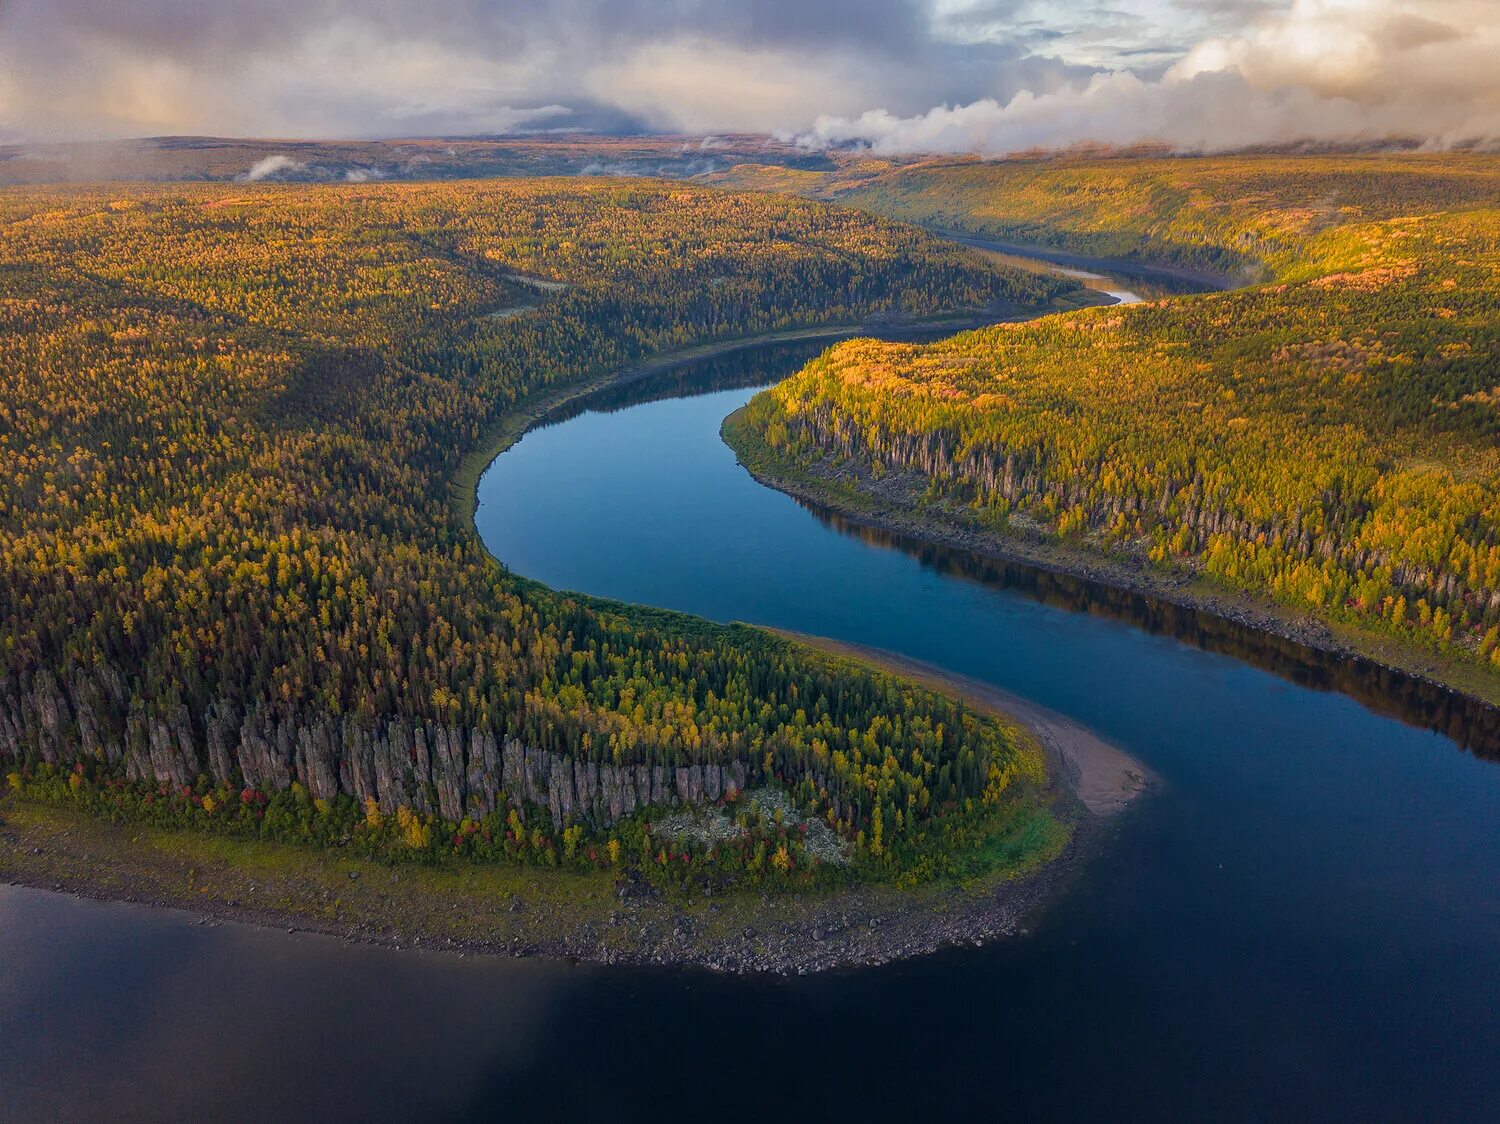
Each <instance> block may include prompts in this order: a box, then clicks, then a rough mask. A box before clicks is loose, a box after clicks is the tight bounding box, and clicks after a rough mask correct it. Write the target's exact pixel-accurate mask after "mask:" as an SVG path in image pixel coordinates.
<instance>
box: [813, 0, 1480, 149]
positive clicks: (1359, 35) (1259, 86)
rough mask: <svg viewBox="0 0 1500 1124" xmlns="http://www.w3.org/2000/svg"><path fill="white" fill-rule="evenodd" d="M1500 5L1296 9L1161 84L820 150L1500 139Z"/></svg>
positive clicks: (856, 133) (1439, 1)
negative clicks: (1092, 143) (864, 146)
mask: <svg viewBox="0 0 1500 1124" xmlns="http://www.w3.org/2000/svg"><path fill="white" fill-rule="evenodd" d="M1497 59H1500V4H1497V3H1494V2H1492V0H1424V2H1423V3H1421V4H1415V3H1412V2H1410V0H1296V2H1295V3H1294V4H1293V5H1292V7H1291V8H1290V9H1289V10H1286V11H1280V12H1274V13H1271V14H1268V15H1266V16H1265V17H1264V18H1262V19H1261V20H1259V21H1258V22H1257V23H1256V24H1255V25H1254V26H1252V27H1250V28H1247V29H1246V30H1245V31H1244V32H1242V33H1241V34H1238V35H1233V36H1224V37H1217V38H1211V39H1205V40H1204V41H1202V42H1200V43H1198V44H1196V45H1195V46H1194V47H1192V48H1191V49H1190V50H1189V51H1188V52H1187V54H1186V55H1185V57H1183V58H1182V59H1181V60H1179V61H1178V62H1177V63H1176V64H1174V65H1173V66H1172V67H1171V68H1170V69H1168V70H1167V71H1166V72H1165V74H1163V75H1162V77H1160V78H1158V79H1154V80H1148V79H1142V78H1140V77H1138V76H1137V75H1135V74H1134V73H1132V72H1130V71H1113V72H1106V73H1100V74H1097V75H1095V76H1094V77H1093V78H1092V79H1090V80H1088V81H1087V82H1086V83H1083V84H1078V85H1071V86H1068V87H1066V88H1063V89H1060V90H1055V91H1053V92H1050V93H1042V94H1032V93H1029V92H1022V93H1020V94H1017V95H1016V96H1015V97H1014V98H1012V99H1010V100H1009V101H1007V102H1004V103H1001V102H997V101H994V100H990V99H981V100H979V101H976V102H973V103H970V104H968V105H963V106H952V107H950V106H940V107H938V108H935V109H932V110H930V111H929V112H927V113H925V114H921V115H917V116H910V117H898V116H894V115H892V114H889V113H885V112H882V111H878V110H877V111H872V112H866V113H863V114H860V115H859V116H857V117H837V116H824V117H822V118H820V119H819V121H818V122H817V123H816V125H815V126H814V127H813V129H812V130H810V131H809V132H808V133H807V134H805V135H804V140H805V142H806V143H809V144H826V143H838V142H861V143H866V144H869V145H870V146H872V147H874V148H876V149H877V150H881V151H919V152H982V153H1004V152H1014V151H1018V150H1021V149H1026V148H1031V147H1037V146H1063V145H1068V144H1073V143H1080V142H1090V141H1096V142H1105V143H1133V142H1139V141H1160V142H1164V143H1168V144H1172V145H1176V146H1178V147H1180V148H1184V149H1194V150H1210V151H1211V150H1216V149H1227V148H1235V147H1241V146H1244V145H1250V144H1264V143H1274V142H1281V141H1297V140H1342V139H1368V138H1385V137H1392V136H1404V137H1413V138H1420V139H1423V140H1426V141H1429V142H1431V143H1433V144H1436V145H1446V144H1453V143H1458V142H1464V141H1480V142H1483V143H1493V142H1495V141H1496V140H1500V65H1497V62H1496V60H1497Z"/></svg>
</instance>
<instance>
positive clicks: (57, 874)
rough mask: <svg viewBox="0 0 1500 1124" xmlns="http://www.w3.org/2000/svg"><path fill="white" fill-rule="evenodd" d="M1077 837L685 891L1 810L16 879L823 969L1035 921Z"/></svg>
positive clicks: (713, 961) (474, 939) (725, 966)
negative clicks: (974, 875) (882, 874)
mask: <svg viewBox="0 0 1500 1124" xmlns="http://www.w3.org/2000/svg"><path fill="white" fill-rule="evenodd" d="M1090 838H1091V831H1090V829H1089V827H1088V825H1086V824H1080V825H1079V827H1078V829H1077V830H1075V834H1074V837H1073V839H1072V841H1071V842H1070V843H1069V844H1068V845H1067V847H1066V849H1065V851H1064V852H1063V854H1062V855H1061V856H1060V857H1058V858H1057V859H1055V860H1054V861H1052V862H1050V863H1048V864H1046V865H1045V866H1043V867H1042V868H1041V869H1040V870H1038V871H1036V872H1034V873H1031V874H1027V875H1024V876H1022V877H1019V878H1015V879H1012V880H995V881H993V882H990V883H987V884H982V885H969V886H954V885H928V886H920V887H917V888H914V889H909V890H901V889H896V888H894V887H890V886H864V887H856V888H852V889H848V890H842V891H837V892H831V893H822V894H808V895H796V894H781V895H774V896H761V895H759V894H749V893H729V894H721V895H717V896H713V897H693V898H690V899H683V900H676V899H674V898H669V897H667V896H665V895H663V894H660V893H658V892H656V891H654V890H653V889H652V888H650V887H649V886H647V885H645V884H644V883H642V882H640V881H637V880H634V879H631V878H629V877H622V878H611V877H609V876H607V875H576V874H571V873H565V872H558V871H551V870H545V871H544V870H538V869H535V868H528V867H509V866H492V867H485V866H477V865H466V866H464V867H462V868H458V867H440V868H424V867H416V866H395V867H391V866H383V865H380V864H376V863H371V862H365V861H361V860H350V859H347V858H340V857H339V856H337V855H336V854H329V853H326V852H320V851H314V850H309V849H301V848H295V847H290V846H285V845H280V844H268V843H258V842H256V843H241V842H237V841H226V840H223V839H217V838H213V837H205V836H202V835H198V834H196V833H167V832H157V831H151V830H146V829H141V828H132V827H129V826H122V825H119V824H112V823H107V822H103V821H99V820H96V819H93V818H90V817H86V816H83V815H79V814H77V813H73V812H71V811H70V810H68V809H65V808H58V807H53V806H42V805H35V804H20V803H17V802H16V801H15V800H14V799H9V800H7V801H4V802H0V882H3V883H5V884H8V885H14V886H25V887H31V888H35V889H41V890H47V891H53V892H59V893H71V894H75V895H77V896H79V897H83V898H89V899H95V900H99V901H118V902H132V903H138V904H143V905H150V906H156V907H164V908H172V909H181V910H187V911H190V913H191V914H192V915H193V916H194V917H195V918H197V920H198V923H200V924H220V923H248V924H255V925H262V926H267V927H272V928H277V929H285V930H287V931H289V932H313V933H323V934H327V935H330V936H335V937H339V938H342V939H346V940H350V941H357V942H363V943H371V944H379V945H384V946H387V947H391V948H398V949H424V950H430V951H444V952H456V953H463V954H469V955H474V954H483V955H508V956H523V957H524V956H547V957H555V958H562V959H570V960H578V961H591V962H598V963H605V964H657V965H667V964H672V965H684V966H696V967H702V968H706V969H711V970H715V971H723V972H732V973H747V974H748V973H774V974H780V975H806V974H809V973H813V972H820V971H827V970H830V969H837V968H851V967H856V966H860V965H876V964H885V963H890V962H892V961H896V960H901V959H905V958H908V957H912V956H920V955H924V954H927V953H931V952H935V951H937V950H939V949H942V948H947V947H952V946H961V945H975V944H983V943H984V942H986V941H990V940H995V939H999V938H1002V937H1008V936H1013V935H1015V934H1017V933H1019V932H1022V931H1024V929H1025V927H1026V926H1027V925H1028V924H1029V923H1030V920H1029V919H1030V918H1031V917H1032V916H1033V915H1034V914H1035V913H1036V912H1037V911H1038V910H1039V909H1040V907H1041V906H1042V905H1043V904H1044V903H1045V902H1047V901H1048V900H1050V899H1051V898H1052V897H1053V896H1054V895H1055V894H1056V893H1057V891H1058V889H1059V886H1060V884H1061V883H1062V882H1064V881H1065V880H1067V879H1068V878H1069V877H1070V876H1071V875H1072V874H1073V872H1074V871H1075V870H1076V869H1077V866H1078V864H1079V859H1080V856H1082V855H1083V854H1084V853H1085V851H1086V849H1087V847H1088V843H1089V840H1090Z"/></svg>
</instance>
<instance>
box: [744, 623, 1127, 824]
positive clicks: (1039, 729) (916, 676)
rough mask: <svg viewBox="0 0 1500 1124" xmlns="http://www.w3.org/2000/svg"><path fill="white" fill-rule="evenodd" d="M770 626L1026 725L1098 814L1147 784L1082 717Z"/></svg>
mask: <svg viewBox="0 0 1500 1124" xmlns="http://www.w3.org/2000/svg"><path fill="white" fill-rule="evenodd" d="M768 631H771V632H776V633H777V634H778V635H781V636H786V637H788V638H790V639H792V640H796V641H798V642H799V643H802V644H806V645H808V646H809V647H813V648H817V649H818V650H819V651H822V652H828V653H831V654H833V655H837V656H847V657H848V658H850V659H855V660H860V661H862V662H864V663H868V664H873V665H874V666H876V667H879V668H882V669H883V670H885V671H889V672H891V673H893V674H895V675H899V676H901V677H902V678H904V679H910V680H913V681H914V682H917V683H920V684H922V685H923V686H924V687H930V688H932V689H933V690H935V691H939V692H942V693H943V694H947V695H954V696H957V697H959V698H961V699H963V700H964V701H965V702H967V703H968V704H969V705H971V706H973V707H975V708H976V709H979V710H983V711H986V712H988V713H990V714H993V715H995V716H997V717H999V718H1001V719H1008V720H1010V721H1012V722H1014V723H1016V724H1018V725H1020V726H1023V727H1025V728H1026V729H1027V730H1029V731H1031V733H1032V734H1034V735H1035V736H1036V739H1037V740H1038V741H1039V742H1040V743H1041V744H1042V747H1043V748H1044V749H1045V750H1046V751H1047V756H1048V758H1049V759H1050V760H1051V762H1052V764H1053V767H1054V768H1055V769H1056V770H1057V772H1058V775H1059V777H1060V779H1062V780H1063V781H1064V782H1065V783H1066V784H1067V785H1068V787H1069V788H1070V789H1071V790H1072V791H1073V793H1074V795H1076V796H1077V797H1078V799H1079V801H1080V802H1082V804H1083V806H1084V807H1086V808H1087V809H1088V810H1089V811H1090V812H1092V813H1093V814H1094V815H1096V816H1112V815H1114V814H1115V813H1117V812H1120V811H1123V810H1124V809H1125V807H1126V806H1127V805H1128V804H1129V803H1130V802H1131V801H1132V800H1134V799H1135V798H1136V797H1137V796H1139V795H1140V794H1141V792H1142V791H1143V790H1144V789H1145V788H1146V785H1147V777H1148V773H1147V770H1146V767H1145V766H1144V765H1142V764H1141V763H1140V762H1139V761H1137V760H1136V759H1135V758H1133V757H1131V756H1130V755H1129V754H1127V753H1126V752H1125V751H1124V750H1122V749H1120V748H1119V747H1118V746H1115V745H1111V744H1110V743H1109V742H1107V741H1105V740H1104V739H1103V738H1101V737H1100V736H1099V735H1098V734H1096V733H1094V731H1092V730H1090V729H1089V728H1088V727H1086V726H1084V725H1082V724H1081V723H1078V722H1075V721H1074V720H1073V719H1071V718H1069V717H1067V716H1066V715H1064V714H1058V713H1057V712H1056V711H1054V710H1048V709H1047V708H1046V707H1044V706H1040V705H1038V704H1037V703H1034V702H1032V701H1030V700H1029V699H1024V698H1022V697H1021V696H1020V695H1015V694H1012V693H1011V692H1009V691H1006V690H1004V689H1003V688H1000V687H996V686H994V685H993V684H990V683H985V682H982V681H981V680H978V679H971V678H969V677H968V676H966V675H958V674H955V673H953V672H951V671H945V670H944V669H943V668H940V667H936V666H934V665H933V664H929V663H923V662H921V661H920V660H914V659H911V658H909V657H907V656H903V655H901V654H900V653H898V652H888V651H885V650H883V649H880V648H871V647H867V646H865V645H863V644H847V643H845V642H843V641H841V640H830V639H828V638H827V637H822V636H805V635H803V634H802V633H797V632H783V631H781V630H779V629H769V630H768Z"/></svg>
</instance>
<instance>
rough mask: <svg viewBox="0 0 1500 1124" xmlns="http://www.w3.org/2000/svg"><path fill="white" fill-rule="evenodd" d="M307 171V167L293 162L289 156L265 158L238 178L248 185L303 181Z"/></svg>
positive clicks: (301, 163)
mask: <svg viewBox="0 0 1500 1124" xmlns="http://www.w3.org/2000/svg"><path fill="white" fill-rule="evenodd" d="M308 171H309V169H308V167H307V165H306V164H304V163H303V162H302V161H301V160H293V159H292V158H291V157H290V156H281V155H277V156H267V157H266V158H265V159H264V160H257V161H256V162H255V163H254V164H252V165H251V166H250V168H249V170H248V171H246V172H245V174H244V175H243V176H242V177H240V178H241V179H244V180H245V181H247V182H249V183H255V182H257V181H259V180H285V179H305V178H306V177H307V174H308Z"/></svg>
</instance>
